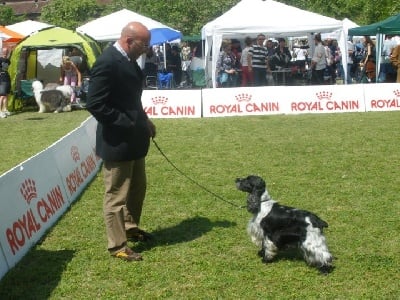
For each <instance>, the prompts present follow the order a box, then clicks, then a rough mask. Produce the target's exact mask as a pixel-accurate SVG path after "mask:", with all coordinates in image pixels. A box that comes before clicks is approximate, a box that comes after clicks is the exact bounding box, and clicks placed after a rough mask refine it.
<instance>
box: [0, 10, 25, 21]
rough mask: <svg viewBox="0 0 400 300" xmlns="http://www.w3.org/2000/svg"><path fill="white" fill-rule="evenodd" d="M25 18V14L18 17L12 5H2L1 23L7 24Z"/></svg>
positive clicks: (0, 12) (0, 11)
mask: <svg viewBox="0 0 400 300" xmlns="http://www.w3.org/2000/svg"><path fill="white" fill-rule="evenodd" d="M22 20H24V16H20V17H16V16H15V15H14V11H13V9H12V8H11V7H10V6H6V5H3V6H0V25H2V26H6V25H10V24H14V23H17V22H20V21H22Z"/></svg>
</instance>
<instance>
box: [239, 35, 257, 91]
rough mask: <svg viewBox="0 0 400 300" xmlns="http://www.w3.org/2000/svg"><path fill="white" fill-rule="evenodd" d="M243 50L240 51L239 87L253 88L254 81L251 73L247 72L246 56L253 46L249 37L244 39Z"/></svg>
mask: <svg viewBox="0 0 400 300" xmlns="http://www.w3.org/2000/svg"><path fill="white" fill-rule="evenodd" d="M244 44H245V48H244V49H243V51H242V56H241V57H240V64H241V66H242V82H241V86H253V84H254V79H253V73H252V72H250V71H249V65H248V54H249V50H250V48H251V45H252V44H253V39H252V38H251V37H249V36H248V37H246V38H245V39H244Z"/></svg>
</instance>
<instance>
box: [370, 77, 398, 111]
mask: <svg viewBox="0 0 400 300" xmlns="http://www.w3.org/2000/svg"><path fill="white" fill-rule="evenodd" d="M364 99H365V107H366V111H390V110H400V84H398V83H379V84H366V85H365V86H364Z"/></svg>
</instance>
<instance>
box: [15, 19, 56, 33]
mask: <svg viewBox="0 0 400 300" xmlns="http://www.w3.org/2000/svg"><path fill="white" fill-rule="evenodd" d="M48 27H54V26H53V25H50V24H47V23H42V22H38V21H32V20H27V21H23V22H18V23H15V24H12V25H8V26H7V28H8V29H10V30H12V31H15V32H18V33H19V34H21V35H23V36H28V35H31V34H32V33H34V32H36V31H39V30H41V29H44V28H48Z"/></svg>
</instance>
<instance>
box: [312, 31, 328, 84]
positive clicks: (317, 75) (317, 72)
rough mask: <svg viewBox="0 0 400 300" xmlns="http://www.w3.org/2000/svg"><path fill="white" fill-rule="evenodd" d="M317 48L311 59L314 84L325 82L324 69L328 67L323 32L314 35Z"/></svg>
mask: <svg viewBox="0 0 400 300" xmlns="http://www.w3.org/2000/svg"><path fill="white" fill-rule="evenodd" d="M314 41H315V49H314V54H313V57H312V59H311V69H312V77H311V83H312V84H324V71H325V68H326V54H325V47H324V45H322V40H321V34H320V33H317V34H316V35H315V36H314Z"/></svg>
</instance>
